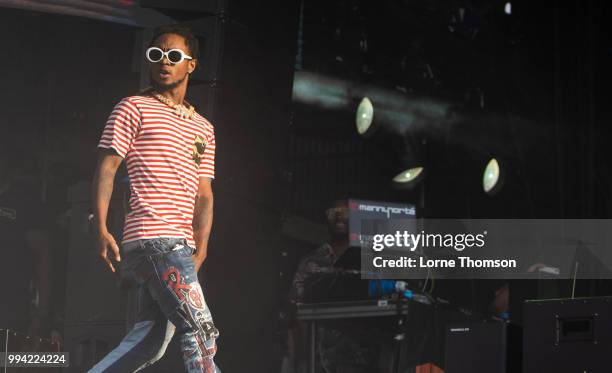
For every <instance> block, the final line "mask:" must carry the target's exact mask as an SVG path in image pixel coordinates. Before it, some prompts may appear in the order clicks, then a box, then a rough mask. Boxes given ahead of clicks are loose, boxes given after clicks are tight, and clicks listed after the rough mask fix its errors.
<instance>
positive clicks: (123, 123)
mask: <svg viewBox="0 0 612 373" xmlns="http://www.w3.org/2000/svg"><path fill="white" fill-rule="evenodd" d="M140 124H141V116H140V112H139V111H138V108H137V107H136V106H135V105H134V104H133V103H131V102H130V101H129V100H128V99H127V98H124V99H123V100H121V101H120V102H119V103H118V104H117V105H116V106H115V108H114V109H113V111H112V113H111V115H110V116H109V117H108V120H107V121H106V126H105V127H104V131H103V132H102V137H101V138H100V142H99V143H98V148H101V149H114V150H115V151H116V152H117V154H118V155H120V156H121V157H122V158H125V156H126V155H127V153H128V152H129V151H130V150H131V149H132V145H133V144H134V139H135V138H136V135H137V134H138V130H139V129H140Z"/></svg>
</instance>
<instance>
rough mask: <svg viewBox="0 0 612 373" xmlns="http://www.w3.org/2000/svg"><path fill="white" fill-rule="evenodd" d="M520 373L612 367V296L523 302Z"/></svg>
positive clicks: (598, 371) (594, 372)
mask: <svg viewBox="0 0 612 373" xmlns="http://www.w3.org/2000/svg"><path fill="white" fill-rule="evenodd" d="M523 329H524V339H523V356H524V365H523V373H541V372H559V373H565V372H568V373H569V372H580V373H584V372H586V373H605V372H610V371H611V370H612V354H611V353H610V351H612V297H594V298H575V299H550V300H530V301H526V302H525V304H524V315H523Z"/></svg>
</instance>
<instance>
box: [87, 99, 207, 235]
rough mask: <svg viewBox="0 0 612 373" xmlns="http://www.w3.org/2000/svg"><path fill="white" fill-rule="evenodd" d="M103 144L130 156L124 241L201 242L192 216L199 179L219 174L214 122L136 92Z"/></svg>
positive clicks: (117, 112) (118, 109) (111, 121)
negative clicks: (173, 239)
mask: <svg viewBox="0 0 612 373" xmlns="http://www.w3.org/2000/svg"><path fill="white" fill-rule="evenodd" d="M196 142H199V143H200V145H199V146H196ZM202 145H204V147H205V149H204V151H203V152H201V151H202V147H203V146H202ZM98 148H112V149H114V150H115V151H116V152H117V154H118V155H120V156H121V157H123V158H125V163H126V166H127V171H128V177H129V179H130V192H131V196H130V209H131V211H130V212H129V213H128V214H127V216H126V218H125V226H124V231H123V243H126V242H129V241H134V240H140V239H150V238H158V237H183V238H186V239H187V242H188V243H189V244H190V245H192V246H193V245H195V242H194V239H193V228H192V221H193V210H194V206H195V196H196V192H197V190H198V184H199V178H201V177H208V178H211V179H212V178H214V176H215V133H214V128H213V126H212V125H211V124H210V123H209V122H208V121H207V120H206V119H205V118H204V117H202V116H201V115H199V114H197V113H195V114H194V116H193V118H192V119H181V118H180V117H179V116H178V115H177V114H175V112H174V109H172V108H170V107H169V106H168V105H166V104H164V103H162V102H160V101H158V100H157V99H155V98H154V97H150V96H131V97H126V98H124V99H123V100H121V102H119V103H118V104H117V106H115V108H114V110H113V112H112V113H111V115H110V117H109V118H108V121H107V122H106V127H105V128H104V132H103V133H102V138H101V139H100V143H99V144H98ZM198 160H199V165H198Z"/></svg>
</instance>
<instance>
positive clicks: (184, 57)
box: [145, 47, 192, 65]
mask: <svg viewBox="0 0 612 373" xmlns="http://www.w3.org/2000/svg"><path fill="white" fill-rule="evenodd" d="M151 52H157V53H159V54H160V57H159V58H158V59H153V58H151ZM173 52H174V53H178V54H179V55H180V59H179V60H178V61H176V62H175V61H172V59H171V58H170V53H173ZM145 56H146V57H147V60H149V62H152V63H157V62H159V61H161V60H163V59H164V57H166V58H167V59H168V61H170V63H172V64H174V65H176V64H179V63H181V62H183V60H191V59H192V58H191V57H190V56H188V55H186V54H185V52H183V51H182V50H180V49H170V50H169V51H167V52H164V51H163V50H161V48H157V47H151V48H149V49H147V52H146V53H145Z"/></svg>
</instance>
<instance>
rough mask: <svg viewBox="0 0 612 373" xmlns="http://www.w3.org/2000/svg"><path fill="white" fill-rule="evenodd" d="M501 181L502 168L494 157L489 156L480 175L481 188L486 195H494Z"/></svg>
mask: <svg viewBox="0 0 612 373" xmlns="http://www.w3.org/2000/svg"><path fill="white" fill-rule="evenodd" d="M503 182H504V177H503V169H502V168H501V167H500V163H499V161H498V160H497V159H496V158H491V159H490V160H489V162H488V163H487V165H486V167H485V169H484V172H483V175H482V189H483V190H484V191H485V193H487V194H488V195H494V194H496V193H497V192H499V191H500V189H501V188H502V186H503Z"/></svg>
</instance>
